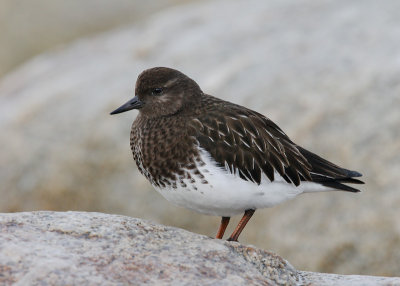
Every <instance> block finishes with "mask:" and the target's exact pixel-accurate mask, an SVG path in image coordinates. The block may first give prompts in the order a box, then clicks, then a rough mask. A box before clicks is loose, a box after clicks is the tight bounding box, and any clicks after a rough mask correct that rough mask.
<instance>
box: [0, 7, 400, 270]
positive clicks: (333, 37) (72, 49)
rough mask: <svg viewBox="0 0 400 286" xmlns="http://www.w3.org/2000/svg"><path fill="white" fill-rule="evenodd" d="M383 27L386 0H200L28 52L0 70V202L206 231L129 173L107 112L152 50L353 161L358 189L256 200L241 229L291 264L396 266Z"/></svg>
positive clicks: (398, 34)
mask: <svg viewBox="0 0 400 286" xmlns="http://www.w3.org/2000/svg"><path fill="white" fill-rule="evenodd" d="M398 27H400V2H399V1H396V0H388V1H374V0H365V1H334V0H327V1H313V0H300V1H289V0H285V1H282V0H273V1H261V0H260V1H257V0H250V1H235V2H234V3H233V2H232V1H201V2H199V3H197V4H192V5H187V6H181V7H177V8H174V9H170V10H168V11H164V12H162V13H159V14H156V15H154V16H152V17H151V18H149V19H147V20H146V21H144V22H141V23H139V24H135V25H130V26H127V27H124V28H119V29H117V30H114V31H110V32H108V33H105V34H101V35H99V36H97V37H91V38H86V39H82V40H80V41H77V42H75V43H74V44H72V45H70V46H68V47H65V48H63V49H60V50H58V51H54V52H50V53H45V54H42V55H41V56H39V57H37V58H35V59H34V60H32V61H30V62H29V63H27V64H25V65H24V66H22V67H21V68H19V69H18V70H16V71H15V72H14V73H12V74H9V75H8V76H7V77H6V78H4V79H3V80H2V81H1V82H0V130H1V148H0V170H1V171H0V182H1V184H0V197H1V198H2V199H1V200H0V210H1V211H3V212H10V211H21V210H43V209H47V210H86V211H101V212H108V213H120V214H128V215H131V216H134V217H145V218H148V219H153V220H155V221H157V222H160V223H163V224H166V225H174V226H179V227H183V228H185V229H188V230H191V231H196V232H199V233H203V234H208V235H214V232H215V231H216V229H217V226H218V222H219V218H211V217H206V216H201V215H199V214H195V213H191V212H189V211H186V210H183V209H181V208H177V207H175V206H173V205H171V204H170V203H168V202H166V201H165V200H164V199H163V198H161V196H159V195H158V194H157V193H156V192H155V191H154V190H153V189H152V188H151V187H150V185H149V183H148V182H147V181H146V180H145V179H144V178H143V177H142V176H140V175H139V174H138V172H137V169H136V167H135V165H134V163H133V160H132V155H131V152H130V149H129V130H130V124H131V122H132V120H133V118H134V116H135V115H134V112H132V113H126V114H122V115H121V116H119V117H110V116H109V115H108V113H109V112H110V111H111V110H113V109H114V108H116V107H118V106H119V105H120V104H121V103H123V102H125V101H126V100H127V99H129V98H130V97H132V96H133V86H134V81H135V79H136V77H137V75H138V73H139V72H140V71H141V70H143V69H145V68H148V67H152V66H159V65H164V66H170V67H175V68H178V69H180V70H182V71H183V72H185V73H186V74H188V75H189V76H191V77H193V78H194V79H196V80H197V81H198V83H199V84H200V85H201V87H202V88H203V90H204V91H205V92H208V93H211V94H214V95H216V96H218V97H222V98H224V99H228V100H231V101H234V102H236V103H239V104H245V105H246V106H248V107H250V108H253V109H256V110H257V111H259V112H261V113H264V114H266V115H268V116H269V117H270V118H271V119H273V120H274V121H276V122H277V123H278V124H279V125H280V126H281V127H282V128H283V129H284V130H285V131H286V132H287V133H288V134H289V135H290V136H291V137H292V139H293V140H294V141H295V142H297V143H299V144H300V145H303V146H304V147H306V148H308V149H310V150H312V151H314V152H316V153H318V154H320V155H322V156H323V157H326V158H328V159H330V160H332V161H334V162H336V163H338V164H340V165H343V166H346V167H348V168H351V169H356V170H358V171H360V172H361V173H363V174H364V179H365V181H366V185H365V186H363V187H362V190H363V192H362V193H361V194H348V193H341V192H335V193H329V194H328V193H321V194H308V195H304V196H302V197H299V198H296V199H295V200H293V201H291V202H288V203H285V204H283V205H281V206H278V207H276V208H273V209H270V210H264V211H257V212H256V214H255V216H254V219H252V221H251V222H250V223H249V225H248V226H247V227H246V230H245V232H244V233H243V235H242V236H241V239H242V240H243V242H245V243H252V244H255V245H257V246H258V247H261V248H265V249H273V250H274V251H275V252H278V253H280V254H281V255H282V256H284V257H286V258H287V259H288V260H289V261H291V262H292V263H293V265H295V266H296V267H298V268H301V269H305V270H312V271H320V272H333V273H341V274H354V273H357V274H369V275H398V274H399V273H400V263H398V262H399V261H400V239H399V237H400V222H399V219H398V218H399V217H400V208H399V207H398V205H399V202H400V192H399V191H398V189H399V188H398V186H399V183H398V175H399V173H400V143H399V142H400V129H399V126H400V112H399V107H400V96H399V94H400V81H399V79H400V60H399V59H400V29H399V28H398ZM234 223H235V221H233V222H232V225H233V224H234ZM229 231H230V230H228V232H229ZM304 257H307V259H304Z"/></svg>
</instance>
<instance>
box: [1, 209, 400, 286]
mask: <svg viewBox="0 0 400 286" xmlns="http://www.w3.org/2000/svg"><path fill="white" fill-rule="evenodd" d="M0 234H1V235H0V284H1V285H142V284H148V285H339V284H340V285H400V278H384V277H368V276H365V277H363V276H343V275H332V274H322V273H312V272H302V271H297V270H296V269H294V268H293V266H291V265H290V264H289V263H288V262H287V261H285V260H284V259H282V258H281V257H279V256H277V255H275V254H272V253H269V252H266V251H264V250H260V249H257V248H255V247H252V246H244V245H241V244H239V243H236V242H227V241H223V240H215V239H212V238H208V237H205V236H201V235H196V234H193V233H190V232H188V231H184V230H181V229H177V228H172V227H166V226H162V225H156V224H153V223H150V222H147V221H144V220H140V219H136V218H130V217H125V216H118V215H107V214H102V213H83V212H64V213H62V212H30V213H10V214H0Z"/></svg>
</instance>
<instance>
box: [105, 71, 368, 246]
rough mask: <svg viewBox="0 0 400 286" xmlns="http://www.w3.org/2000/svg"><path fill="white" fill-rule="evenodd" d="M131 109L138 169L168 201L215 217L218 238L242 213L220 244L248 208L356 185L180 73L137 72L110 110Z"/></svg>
mask: <svg viewBox="0 0 400 286" xmlns="http://www.w3.org/2000/svg"><path fill="white" fill-rule="evenodd" d="M131 109H138V110H139V115H138V116H137V117H136V119H135V121H134V122H133V125H132V130H131V136H130V143H131V149H132V152H133V158H134V159H135V161H136V164H137V166H138V168H139V170H140V172H141V173H142V174H143V175H144V176H145V177H146V178H147V179H148V180H149V181H150V182H151V184H152V185H153V187H154V188H155V189H156V190H157V191H158V192H159V193H160V194H161V195H163V196H164V197H165V198H166V199H167V200H168V201H170V202H172V203H175V204H177V205H180V206H183V207H186V208H189V209H192V210H194V211H197V212H200V213H204V214H209V215H216V216H221V217H222V220H221V224H220V227H219V230H218V232H217V235H216V238H219V239H221V238H222V237H223V235H224V233H225V229H226V227H227V225H228V223H229V219H230V217H231V216H233V215H237V214H240V213H244V216H243V218H242V219H241V220H240V222H239V224H238V226H237V227H236V229H235V230H234V232H233V233H232V235H231V236H230V237H229V239H228V240H232V241H237V240H238V238H239V235H240V233H241V232H242V230H243V229H244V227H245V226H246V224H247V222H248V221H249V220H250V218H251V216H252V215H253V214H254V212H255V210H256V209H259V208H267V207H272V206H274V205H277V204H279V203H282V202H284V201H286V200H289V199H292V198H294V197H296V196H297V195H299V194H301V193H308V192H319V191H332V190H341V191H348V192H359V190H358V189H356V188H353V187H351V186H348V185H347V184H363V182H362V181H360V180H358V179H355V178H356V177H361V174H360V173H358V172H356V171H351V170H347V169H344V168H341V167H339V166H337V165H335V164H333V163H331V162H329V161H327V160H325V159H323V158H321V157H319V156H318V155H316V154H314V153H312V152H310V151H308V150H306V149H304V148H302V147H300V146H299V145H297V144H296V143H294V142H293V141H292V140H290V138H289V137H288V136H287V135H286V134H285V133H284V132H283V131H282V130H281V129H280V128H279V127H278V126H277V125H276V124H275V123H274V122H272V121H271V120H270V119H268V118H267V117H265V116H263V115H262V114H260V113H257V112H255V111H253V110H250V109H248V108H246V107H243V106H240V105H237V104H234V103H230V102H228V101H224V100H221V99H218V98H216V97H214V96H211V95H208V94H205V93H203V91H202V90H201V89H200V87H199V85H198V84H197V83H196V82H195V81H194V80H192V79H190V78H189V77H187V76H186V75H184V74H183V73H181V72H179V71H177V70H174V69H170V68H165V67H156V68H151V69H148V70H145V71H143V72H142V73H141V74H140V75H139V77H138V79H137V82H136V88H135V97H134V98H133V99H131V100H129V101H128V102H127V103H125V104H124V105H122V106H121V107H119V108H118V109H116V110H114V111H113V112H111V114H117V113H121V112H125V111H128V110H131Z"/></svg>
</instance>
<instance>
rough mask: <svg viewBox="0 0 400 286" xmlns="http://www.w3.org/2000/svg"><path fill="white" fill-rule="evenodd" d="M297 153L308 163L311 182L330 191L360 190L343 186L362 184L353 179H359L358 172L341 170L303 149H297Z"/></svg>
mask: <svg viewBox="0 0 400 286" xmlns="http://www.w3.org/2000/svg"><path fill="white" fill-rule="evenodd" d="M298 148H299V151H300V152H301V154H302V155H303V156H304V157H305V158H306V159H307V161H308V162H309V163H310V165H311V167H312V169H311V178H312V181H313V182H316V183H320V184H321V185H323V186H325V187H329V188H332V189H337V190H342V191H348V192H354V193H356V192H360V190H358V189H356V188H353V187H349V186H347V185H344V184H364V182H363V181H361V180H358V179H354V177H356V178H357V177H361V176H362V175H361V174H360V173H359V172H356V171H352V170H347V169H344V168H341V167H339V166H337V165H335V164H333V163H331V162H329V161H327V160H325V159H323V158H321V157H319V156H318V155H316V154H314V153H312V152H310V151H307V150H306V149H304V148H301V147H299V146H298Z"/></svg>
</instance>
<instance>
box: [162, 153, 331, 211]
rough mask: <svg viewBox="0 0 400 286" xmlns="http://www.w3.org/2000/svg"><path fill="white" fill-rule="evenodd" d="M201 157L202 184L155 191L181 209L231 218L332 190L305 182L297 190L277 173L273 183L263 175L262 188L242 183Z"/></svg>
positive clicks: (247, 182)
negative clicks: (303, 194)
mask: <svg viewBox="0 0 400 286" xmlns="http://www.w3.org/2000/svg"><path fill="white" fill-rule="evenodd" d="M200 157H201V160H202V161H203V162H204V163H205V164H204V165H203V166H200V164H198V166H197V167H198V170H199V171H200V172H201V173H202V174H203V175H204V179H203V180H200V179H196V181H195V182H194V183H192V182H190V181H189V179H183V181H184V183H185V184H186V187H182V186H180V184H178V185H177V188H176V189H174V188H172V187H166V188H159V187H155V188H156V190H157V191H158V192H159V193H161V195H163V196H164V197H165V198H166V199H167V200H168V201H170V202H172V203H174V204H177V205H179V206H182V207H186V208H189V209H192V210H194V211H197V212H200V213H204V214H209V215H217V216H228V217H230V216H233V215H237V214H240V213H243V212H244V211H245V210H247V209H258V208H268V207H272V206H274V205H277V204H279V203H282V202H284V201H286V200H289V199H292V198H294V197H296V196H297V195H299V194H301V193H303V192H315V191H328V190H330V189H329V188H327V187H324V186H321V185H319V184H316V183H312V182H302V183H301V184H300V186H298V187H296V186H295V185H293V184H288V183H287V182H286V181H285V180H284V179H283V178H282V177H281V176H280V175H279V174H278V173H275V180H274V181H273V182H270V180H269V179H268V178H267V177H266V176H265V175H264V176H263V177H262V180H261V184H260V185H257V184H256V183H253V182H251V181H245V180H243V179H241V178H240V177H239V175H238V174H231V173H230V172H229V171H227V170H225V169H224V168H220V167H217V164H216V162H215V161H214V160H213V159H212V158H211V156H210V155H209V153H208V152H207V151H205V150H204V149H202V150H201V151H200ZM187 171H188V172H192V171H191V170H187ZM193 177H195V175H194V174H193ZM204 180H205V181H207V183H205V181H204Z"/></svg>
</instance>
